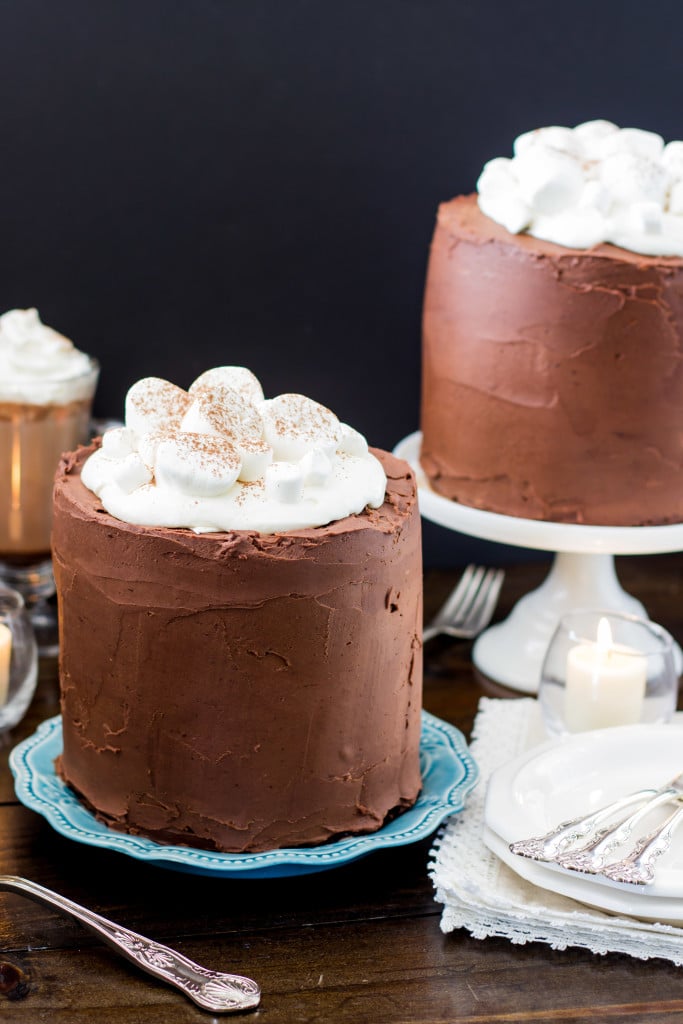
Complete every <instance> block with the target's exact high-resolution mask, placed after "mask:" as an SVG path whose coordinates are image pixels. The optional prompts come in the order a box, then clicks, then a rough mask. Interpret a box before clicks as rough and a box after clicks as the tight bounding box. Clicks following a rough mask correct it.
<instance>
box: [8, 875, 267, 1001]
mask: <svg viewBox="0 0 683 1024" xmlns="http://www.w3.org/2000/svg"><path fill="white" fill-rule="evenodd" d="M0 890H8V891H10V892H17V893H20V894H22V895H23V896H28V897H29V898H30V899H33V900H36V901H37V902H38V903H45V904H47V906H49V907H53V908H54V909H55V910H59V911H60V912H61V913H63V914H66V915H67V916H68V917H73V918H74V919H75V920H76V921H79V922H80V923H81V924H82V925H84V926H85V927H86V928H89V929H90V930H91V931H93V932H95V934H96V935H98V936H99V937H100V938H101V939H103V940H104V942H106V943H107V945H109V946H112V947H113V948H114V949H115V950H116V951H117V952H118V953H120V954H121V955H122V956H124V957H125V958H126V959H127V960H131V961H132V962H133V963H134V964H137V966H138V967H140V968H142V970H143V971H147V973H148V974H153V975H154V976H155V977H157V978H161V980H162V981H165V982H167V983H168V984H169V985H174V986H175V987H176V988H178V989H180V991H181V992H183V993H184V994H185V995H186V996H187V997H188V998H189V999H191V1000H192V1001H193V1002H194V1003H196V1004H197V1006H201V1007H202V1009H204V1010H212V1011H213V1012H214V1013H235V1012H239V1011H242V1010H251V1009H253V1008H254V1007H256V1006H258V1004H259V1001H260V999H261V990H260V988H259V986H258V985H257V984H256V982H255V981H252V980H251V978H244V977H242V976H241V975H239V974H222V973H220V972H219V971H210V970H208V969H207V968H206V967H201V966H200V965H199V964H196V963H194V962H193V961H192V960H189V959H188V958H187V957H185V956H183V955H182V954H181V953H177V952H176V951H175V950H174V949H170V948H169V947H168V946H163V945H162V944H161V943H159V942H153V941H152V940H151V939H147V938H145V936H144V935H139V934H138V933H137V932H133V931H130V929H128V928H123V927H122V926H121V925H118V924H115V923H114V922H113V921H108V920H107V918H106V917H101V916H100V915H99V914H96V913H94V911H92V910H88V909H87V908H86V907H82V906H80V904H78V903H74V902H73V901H72V900H69V899H67V898H66V897H65V896H61V895H60V894H59V893H56V892H53V891H52V890H51V889H46V888H45V887H44V886H42V885H38V884H37V883H36V882H31V881H29V879H27V878H19V877H18V876H16V875H0Z"/></svg>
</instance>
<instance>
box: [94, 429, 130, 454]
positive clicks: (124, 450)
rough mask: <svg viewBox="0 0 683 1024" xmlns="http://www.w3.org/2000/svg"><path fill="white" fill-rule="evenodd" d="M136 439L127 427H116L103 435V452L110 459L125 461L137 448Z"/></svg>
mask: <svg viewBox="0 0 683 1024" xmlns="http://www.w3.org/2000/svg"><path fill="white" fill-rule="evenodd" d="M134 441H135V437H134V434H133V432H132V431H131V430H128V428H127V427H114V428H113V429H112V430H107V431H106V432H105V433H104V434H103V435H102V451H103V452H104V454H105V455H106V456H107V458H108V459H125V457H126V455H130V453H131V452H132V451H133V450H134V448H135V444H134Z"/></svg>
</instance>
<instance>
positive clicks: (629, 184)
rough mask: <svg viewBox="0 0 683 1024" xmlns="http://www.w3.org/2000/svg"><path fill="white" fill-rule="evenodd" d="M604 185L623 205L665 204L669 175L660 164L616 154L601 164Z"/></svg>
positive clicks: (631, 154) (643, 158)
mask: <svg viewBox="0 0 683 1024" xmlns="http://www.w3.org/2000/svg"><path fill="white" fill-rule="evenodd" d="M600 178H601V181H602V183H603V184H604V185H605V186H606V187H607V188H608V189H609V191H610V193H611V195H612V197H613V198H614V199H615V200H616V201H617V202H618V203H620V204H622V205H623V206H629V205H631V204H632V203H641V202H646V201H652V202H657V203H659V204H660V205H663V203H664V198H665V196H666V190H667V186H668V184H669V176H668V174H667V172H666V170H665V169H664V168H663V167H662V166H661V164H657V163H654V162H653V161H652V160H649V159H647V158H646V157H643V156H639V155H638V154H636V153H614V154H613V155H612V156H610V157H608V158H607V159H606V160H605V161H604V162H603V164H602V171H601V175H600Z"/></svg>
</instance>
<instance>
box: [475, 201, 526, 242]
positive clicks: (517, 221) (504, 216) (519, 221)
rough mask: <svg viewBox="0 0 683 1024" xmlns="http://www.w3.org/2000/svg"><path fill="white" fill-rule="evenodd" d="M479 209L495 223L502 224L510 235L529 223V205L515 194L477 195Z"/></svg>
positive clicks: (524, 227)
mask: <svg viewBox="0 0 683 1024" xmlns="http://www.w3.org/2000/svg"><path fill="white" fill-rule="evenodd" d="M479 209H480V210H481V212H482V213H485V214H486V216H487V217H490V218H491V220H495V221H496V223H497V224H502V225H503V227H504V228H505V230H506V231H509V232H510V234H511V235H518V234H519V233H520V231H524V230H525V229H526V228H528V226H529V224H530V223H531V219H532V213H531V207H530V206H528V205H527V204H526V203H525V202H523V201H522V200H521V199H520V198H519V196H518V195H517V194H514V195H509V196H495V197H493V198H491V197H489V196H487V195H485V194H484V195H481V196H480V197H479Z"/></svg>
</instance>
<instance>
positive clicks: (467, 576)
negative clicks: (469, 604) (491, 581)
mask: <svg viewBox="0 0 683 1024" xmlns="http://www.w3.org/2000/svg"><path fill="white" fill-rule="evenodd" d="M480 572H481V570H480V569H479V568H478V567H477V566H476V565H468V566H467V568H466V569H465V571H464V572H463V574H462V576H461V577H460V580H459V581H458V585H457V587H456V588H455V590H453V591H452V592H451V593H450V594H449V596H448V597H447V598H446V600H445V601H444V603H443V604H442V605H441V607H440V608H439V610H438V612H437V613H436V615H435V616H434V618H433V619H432V621H431V623H430V625H433V626H438V625H440V624H441V623H443V622H450V620H451V619H452V618H453V615H454V614H455V612H456V610H457V609H459V607H460V604H461V602H462V601H464V600H465V598H466V596H467V594H468V592H469V589H470V586H471V585H472V577H473V576H476V575H477V574H479V573H480Z"/></svg>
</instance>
